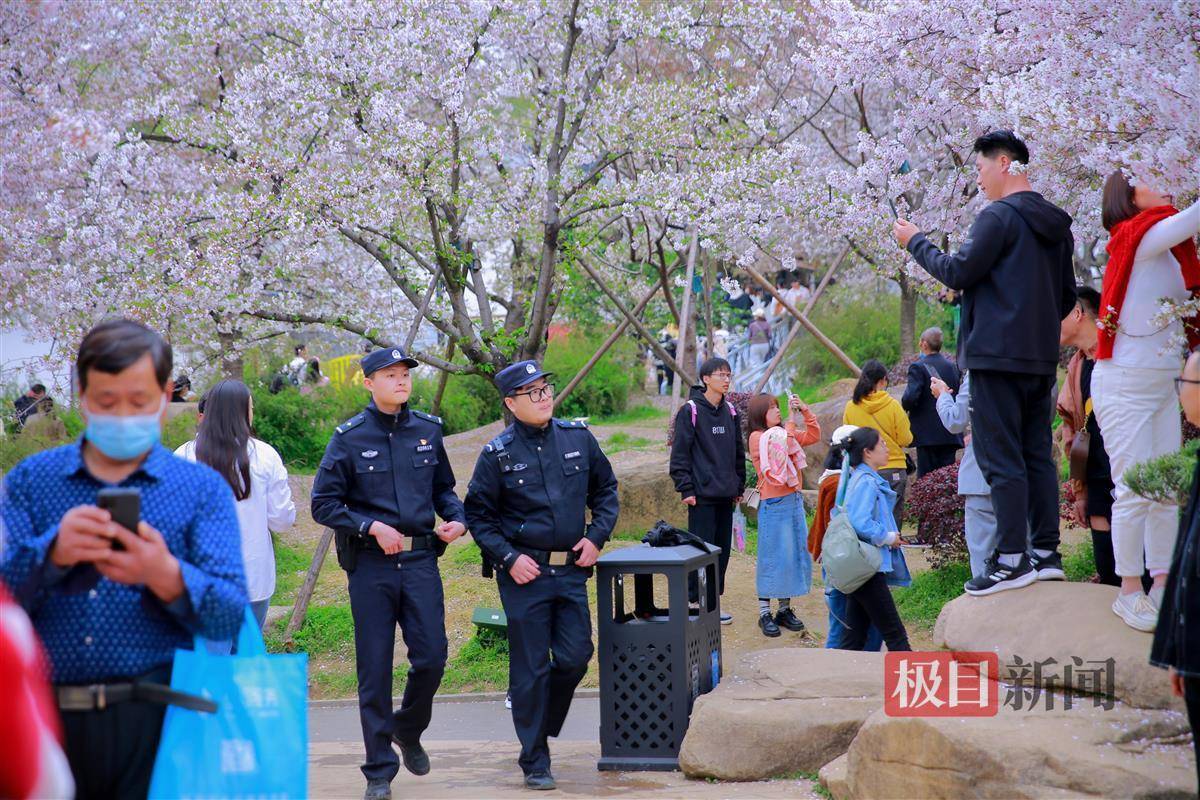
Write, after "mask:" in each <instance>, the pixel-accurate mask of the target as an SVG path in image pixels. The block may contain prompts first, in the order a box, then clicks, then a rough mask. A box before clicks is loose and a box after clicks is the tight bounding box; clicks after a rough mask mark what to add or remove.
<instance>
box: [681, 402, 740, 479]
mask: <svg viewBox="0 0 1200 800" xmlns="http://www.w3.org/2000/svg"><path fill="white" fill-rule="evenodd" d="M689 403H690V404H692V405H694V407H695V409H696V422H695V424H694V425H693V424H692V409H691V408H690V407H689ZM732 408H733V407H732V406H731V405H730V404H729V401H727V400H726V401H723V402H722V403H721V406H720V408H714V407H713V404H712V403H710V402H708V399H707V398H706V397H705V396H704V387H703V386H693V387H692V391H691V394H690V395H689V396H688V402H687V403H684V404H683V405H681V406H680V407H679V412H678V413H677V414H676V415H675V434H674V439H672V441H671V480H672V481H674V482H675V490H676V491H677V492H679V495H680V497H695V498H696V499H697V500H698V501H700V500H705V499H707V500H732V499H733V498H735V497H740V496H741V494H742V492H743V491H744V490H745V488H746V447H745V444H744V443H743V442H742V431H741V427H740V425H739V424H738V423H739V420H738V418H737V417H735V416H734V413H733V410H732Z"/></svg>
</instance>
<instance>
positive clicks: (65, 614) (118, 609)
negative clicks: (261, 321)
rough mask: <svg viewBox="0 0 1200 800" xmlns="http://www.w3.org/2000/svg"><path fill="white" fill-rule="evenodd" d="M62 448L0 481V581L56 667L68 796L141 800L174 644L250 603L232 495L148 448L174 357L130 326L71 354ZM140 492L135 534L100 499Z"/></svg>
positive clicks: (92, 337) (98, 335) (235, 618)
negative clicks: (70, 405) (71, 791)
mask: <svg viewBox="0 0 1200 800" xmlns="http://www.w3.org/2000/svg"><path fill="white" fill-rule="evenodd" d="M76 370H77V377H78V386H79V400H80V411H81V413H82V415H83V417H84V419H85V421H86V423H87V427H86V430H85V432H84V434H83V437H82V438H81V439H80V440H79V441H78V442H75V443H73V444H69V445H65V446H63V447H59V448H56V449H53V450H47V451H45V452H42V453H38V454H36V455H33V456H30V457H29V458H26V459H25V460H23V461H22V462H21V463H19V464H17V466H16V467H14V468H13V470H12V471H11V472H10V473H9V474H8V476H7V477H6V478H5V481H4V490H3V494H0V497H3V499H4V502H3V507H2V509H0V520H2V523H3V527H4V529H5V532H6V536H5V549H4V551H3V553H0V579H3V581H4V582H6V583H7V584H8V586H9V587H10V588H11V590H12V592H13V594H14V595H15V596H16V598H17V600H18V602H20V603H21V605H22V606H23V607H24V608H25V610H26V611H27V612H28V614H29V616H30V617H31V618H32V620H33V623H34V627H35V629H36V630H37V632H38V634H39V635H40V636H41V638H42V641H43V643H44V644H45V648H46V652H47V654H48V655H49V658H50V662H51V672H52V679H53V682H54V684H55V693H56V699H57V701H58V706H59V710H60V712H61V713H62V720H63V729H64V734H65V740H66V752H67V758H68V760H69V761H70V765H71V771H72V773H73V774H74V776H75V783H76V786H77V789H78V793H77V797H79V798H88V797H145V796H146V793H147V791H148V789H149V785H150V774H151V770H152V769H153V767H154V756H155V753H156V751H157V749H158V739H159V734H160V732H161V728H162V720H163V713H164V711H165V708H166V705H167V704H179V705H187V704H188V703H189V702H190V701H189V698H188V696H186V695H179V694H178V693H174V692H172V691H171V690H170V689H169V687H168V686H167V684H169V683H170V669H171V661H172V658H173V657H174V653H175V649H176V648H179V647H183V648H190V647H191V643H192V638H193V636H194V635H196V634H199V635H201V636H204V637H205V638H208V639H222V640H223V639H231V638H233V637H234V635H235V634H236V633H237V630H238V628H239V627H240V625H241V621H242V617H243V612H244V609H245V606H246V581H245V577H244V575H243V569H242V551H241V539H240V533H239V528H238V520H237V515H236V512H235V510H234V503H233V493H232V492H231V491H230V489H229V486H228V485H227V484H226V483H225V481H224V480H222V479H221V477H220V476H219V475H217V473H216V472H214V471H213V470H212V469H210V468H209V467H206V466H203V465H201V464H194V463H191V462H188V461H185V460H183V459H180V458H176V457H175V456H174V455H173V454H172V453H171V452H170V451H169V450H167V449H165V448H164V447H163V446H162V445H161V444H159V435H160V431H161V426H162V420H163V416H164V413H165V409H166V404H167V401H168V399H169V398H170V395H171V389H172V386H171V380H170V377H169V376H170V374H171V348H170V346H169V345H167V344H166V342H164V341H163V340H162V337H160V336H159V335H158V334H157V333H155V332H153V331H151V330H149V329H148V328H146V327H144V326H142V325H140V324H138V323H136V322H131V321H129V320H114V321H111V322H104V323H101V324H100V325H97V326H96V327H95V328H93V329H92V330H91V331H90V332H89V333H88V334H87V335H86V336H85V337H84V339H83V342H82V344H80V347H79V354H78V357H77V359H76ZM110 487H119V488H122V489H137V490H138V492H139V493H140V520H139V522H138V524H137V531H136V532H133V531H130V530H126V529H125V528H124V527H122V526H121V525H118V524H117V523H116V522H115V521H113V519H112V516H111V515H110V514H109V512H108V511H106V510H104V509H101V508H100V507H99V506H98V505H97V494H98V492H99V491H100V490H101V489H104V488H110Z"/></svg>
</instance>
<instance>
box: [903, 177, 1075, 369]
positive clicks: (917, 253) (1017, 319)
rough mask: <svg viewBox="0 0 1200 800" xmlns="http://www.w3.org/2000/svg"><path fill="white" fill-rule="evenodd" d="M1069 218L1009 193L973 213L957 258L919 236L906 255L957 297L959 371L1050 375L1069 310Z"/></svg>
mask: <svg viewBox="0 0 1200 800" xmlns="http://www.w3.org/2000/svg"><path fill="white" fill-rule="evenodd" d="M1074 249H1075V240H1074V239H1073V238H1072V236H1071V217H1070V215H1068V214H1067V212H1065V211H1063V210H1062V209H1061V208H1059V207H1058V206H1056V205H1054V204H1053V203H1051V202H1049V201H1047V200H1046V199H1045V198H1043V197H1042V196H1041V195H1040V194H1038V193H1037V192H1016V193H1014V194H1010V195H1008V196H1007V197H1005V198H1002V199H1000V200H997V201H996V202H994V203H992V204H991V205H989V206H988V207H987V208H985V209H984V210H983V212H982V213H980V215H979V217H978V218H977V219H976V220H975V224H974V225H972V226H971V233H970V235H969V236H968V237H967V239H966V241H964V242H963V243H962V246H961V247H960V248H959V249H958V252H956V253H954V254H953V255H947V254H945V253H943V252H942V251H940V250H939V249H938V248H937V247H935V246H934V244H933V243H932V242H930V241H929V240H928V239H927V238H925V236H924V234H920V233H918V234H917V235H916V236H914V237H913V238H912V240H911V241H909V243H908V252H910V253H912V256H913V258H915V259H916V261H917V263H918V264H920V265H921V266H922V267H923V268H924V269H925V271H926V272H928V273H929V274H930V275H932V276H933V277H935V278H937V279H938V280H939V281H941V282H942V283H944V284H945V285H946V286H949V287H950V288H951V289H960V290H962V326H961V330H960V333H959V337H958V341H959V345H958V346H959V359H958V365H959V367H961V368H962V369H986V370H1002V371H1005V372H1021V373H1025V374H1033V375H1053V374H1055V372H1056V370H1057V368H1058V349H1059V348H1058V334H1059V325H1060V323H1061V322H1062V320H1063V318H1064V317H1066V316H1067V314H1069V313H1070V312H1071V309H1073V308H1074V307H1075V271H1074V269H1073V268H1072V266H1071V255H1072V253H1073V252H1074Z"/></svg>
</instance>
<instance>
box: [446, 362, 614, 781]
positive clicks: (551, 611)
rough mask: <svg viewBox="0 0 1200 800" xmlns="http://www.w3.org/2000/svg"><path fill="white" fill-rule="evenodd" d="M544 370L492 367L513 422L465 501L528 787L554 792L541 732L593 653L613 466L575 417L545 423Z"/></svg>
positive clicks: (549, 391) (527, 365) (550, 731)
mask: <svg viewBox="0 0 1200 800" xmlns="http://www.w3.org/2000/svg"><path fill="white" fill-rule="evenodd" d="M547 375H548V373H546V372H543V371H542V370H541V369H540V368H539V367H538V365H537V364H536V363H535V362H533V361H521V362H518V363H516V364H512V365H511V366H508V367H506V368H504V369H503V370H501V371H500V372H499V373H497V375H496V385H497V388H499V390H500V394H501V395H503V397H504V404H505V405H506V406H507V407H508V409H509V410H510V411H511V412H512V414H513V416H514V417H515V418H516V420H515V421H514V422H513V424H512V425H509V426H508V427H507V428H505V429H504V432H503V433H501V434H500V436H498V437H496V438H495V439H493V440H492V441H491V443H489V444H488V445H487V446H486V447H485V448H484V450H483V452H482V453H480V455H479V460H478V462H476V464H475V472H474V474H473V475H472V476H471V483H470V485H469V486H468V488H467V499H466V510H467V520H468V525H469V527H470V528H471V535H472V536H473V537H474V538H475V541H476V542H477V543H478V544H479V546H480V548H481V549H482V550H483V554H484V558H485V559H486V561H487V562H488V563H490V564H492V565H494V568H495V570H496V573H497V580H498V582H499V584H500V600H501V602H502V603H503V604H504V611H505V615H506V616H507V618H508V643H509V690H510V692H511V695H512V715H513V726H514V727H515V728H516V731H517V738H518V739H520V741H521V756H520V758H519V760H518V761H519V763H520V765H521V769H522V770H523V771H524V773H525V785H526V786H528V787H529V788H531V789H553V788H555V784H554V778H553V777H552V776H551V774H550V749H549V746H548V745H547V742H546V737H547V736H557V735H558V734H559V731H560V730H561V729H562V725H563V721H564V720H565V719H566V716H567V711H568V709H569V708H570V706H571V698H572V696H573V695H574V693H575V687H576V686H578V685H579V682H580V681H581V680H582V679H583V676H584V674H585V673H586V672H587V668H588V662H589V661H590V660H591V658H592V653H593V651H594V648H593V647H592V620H591V614H590V612H589V610H588V598H587V580H588V577H589V576H590V575H591V566H592V565H593V564H594V563H596V559H597V557H598V556H599V554H600V548H601V547H603V546H604V543H605V542H606V541H607V540H608V537H609V536H610V535H611V534H612V531H613V526H614V525H615V524H616V521H617V479H616V476H615V475H614V474H613V471H612V466H611V465H610V464H609V463H608V458H606V457H605V455H604V453H603V452H602V451H601V450H600V445H599V443H598V442H597V441H596V437H595V436H593V435H592V432H591V431H589V430H588V429H587V426H586V425H585V424H584V423H582V422H573V421H567V420H560V419H553V416H552V415H553V413H554V399H553V394H554V388H553V386H552V385H551V384H549V383H547V381H546V377H547ZM588 509H590V510H591V523H590V524H588V522H587V518H586V514H587V510H588Z"/></svg>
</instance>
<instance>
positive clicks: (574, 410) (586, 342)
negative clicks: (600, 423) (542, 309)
mask: <svg viewBox="0 0 1200 800" xmlns="http://www.w3.org/2000/svg"><path fill="white" fill-rule="evenodd" d="M603 339H604V337H602V336H599V335H596V336H589V335H585V334H583V333H580V332H578V331H576V332H573V333H571V334H570V335H568V336H565V337H562V338H560V339H555V340H554V341H552V342H551V343H550V346H549V347H547V348H546V358H545V359H544V361H543V363H544V365H545V368H546V369H547V370H549V371H550V372H553V373H554V374H555V383H556V384H557V385H558V387H559V388H560V389H562V388H564V387H566V385H567V382H568V381H570V380H571V378H573V377H575V374H576V373H577V372H579V370H580V368H581V367H583V365H584V364H586V363H587V360H588V359H589V358H591V357H592V355H593V354H594V353H595V352H596V350H597V349H598V348H599V347H600V345H601V344H602V343H603ZM641 375H642V365H641V362H640V361H639V360H638V351H637V346H636V344H635V343H634V340H633V339H632V338H629V337H626V338H623V339H621V340H619V341H618V342H617V343H616V344H615V345H613V347H612V348H611V349H609V351H608V352H607V353H605V354H604V358H602V359H600V361H599V362H598V363H597V364H596V365H595V366H594V367H592V369H591V371H590V372H588V374H587V377H586V378H584V379H583V381H582V382H581V383H580V384H579V385H578V386H576V387H575V388H574V389H572V390H571V394H570V396H568V397H567V399H566V400H564V401H563V404H562V405H561V406H559V408H558V410H557V411H556V412H555V414H556V416H559V417H612V416H615V415H617V414H620V413H621V412H623V411H625V408H626V406H627V405H628V404H629V395H630V393H631V392H632V391H633V390H634V389H636V388H637V386H638V385H639V384H640V380H639V379H640V377H641Z"/></svg>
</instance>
